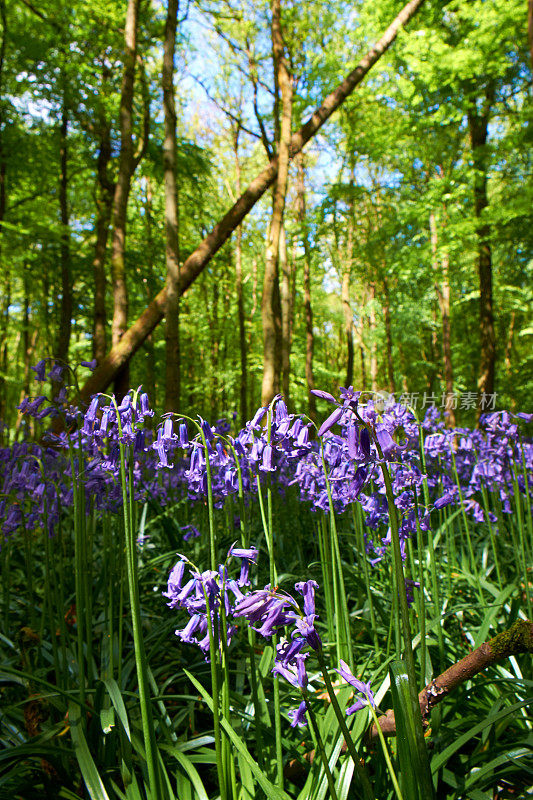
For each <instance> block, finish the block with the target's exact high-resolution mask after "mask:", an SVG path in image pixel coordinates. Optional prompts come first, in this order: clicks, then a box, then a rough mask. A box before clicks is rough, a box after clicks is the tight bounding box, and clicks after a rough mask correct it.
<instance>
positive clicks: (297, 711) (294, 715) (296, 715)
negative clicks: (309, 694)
mask: <svg viewBox="0 0 533 800" xmlns="http://www.w3.org/2000/svg"><path fill="white" fill-rule="evenodd" d="M306 710H307V706H306V704H305V700H302V702H301V703H300V705H299V706H298V708H291V709H290V710H289V711H288V716H289V719H290V721H291V728H296V727H298V728H303V727H305V725H307V722H306V719H305V712H306Z"/></svg>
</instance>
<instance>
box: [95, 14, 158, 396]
mask: <svg viewBox="0 0 533 800" xmlns="http://www.w3.org/2000/svg"><path fill="white" fill-rule="evenodd" d="M137 12H138V0H128V6H127V11H126V26H125V32H124V71H123V74H122V87H121V94H120V156H119V165H118V176H117V183H116V186H115V195H114V198H113V215H112V216H113V240H112V247H111V276H112V281H113V323H112V328H111V337H112V345H113V348H116V347H118V346H119V345H120V342H121V341H122V338H123V336H124V334H125V332H126V330H127V325H128V287H127V283H126V263H125V257H126V222H127V210H128V198H129V194H130V188H131V179H132V176H133V172H134V169H135V158H134V151H133V91H134V84H135V61H136V57H137ZM144 338H145V337H144ZM93 374H94V373H93ZM113 378H114V379H115V393H116V394H117V396H118V397H119V398H120V397H122V396H123V395H124V394H125V393H126V392H127V391H128V389H129V388H130V387H129V369H128V361H124V362H123V363H122V364H121V365H120V368H119V370H117V371H116V373H115V374H114V375H113Z"/></svg>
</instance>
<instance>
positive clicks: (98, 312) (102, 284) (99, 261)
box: [93, 67, 114, 364]
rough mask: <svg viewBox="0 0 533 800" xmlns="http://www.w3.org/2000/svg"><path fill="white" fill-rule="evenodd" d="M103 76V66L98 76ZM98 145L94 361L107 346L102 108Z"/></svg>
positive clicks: (106, 133) (108, 196)
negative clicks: (101, 72)
mask: <svg viewBox="0 0 533 800" xmlns="http://www.w3.org/2000/svg"><path fill="white" fill-rule="evenodd" d="M106 79H107V69H106V67H104V69H103V74H102V80H103V81H104V82H105V81H106ZM98 132H99V138H100V142H99V143H100V148H99V150H98V159H97V165H96V175H97V189H96V193H97V199H96V244H95V248H94V259H93V277H94V311H93V314H94V316H93V358H95V359H96V361H97V362H98V364H99V363H100V362H101V361H102V360H103V359H104V358H105V354H106V350H107V314H106V307H105V297H106V274H105V260H106V251H107V241H108V238H109V226H110V223H111V210H112V208H113V194H114V185H113V181H112V179H111V177H110V175H109V166H110V162H111V126H110V124H109V121H108V119H107V117H106V114H105V111H104V110H102V112H101V115H100V121H99V129H98Z"/></svg>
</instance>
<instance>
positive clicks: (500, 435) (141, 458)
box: [0, 362, 533, 562]
mask: <svg viewBox="0 0 533 800" xmlns="http://www.w3.org/2000/svg"><path fill="white" fill-rule="evenodd" d="M54 370H55V372H57V369H56V367H55V366H54V367H52V370H51V372H54ZM35 371H36V375H37V379H38V380H39V381H44V380H45V378H46V377H48V379H50V377H52V378H57V377H58V376H57V375H56V374H55V372H54V374H53V375H52V376H51V372H49V373H48V375H46V374H45V371H44V367H43V363H42V362H40V364H38V365H37V366H36V368H35ZM315 394H317V396H318V397H319V398H322V399H323V400H325V401H326V402H328V403H331V404H333V405H334V410H333V412H331V413H330V414H329V416H326V415H324V416H325V417H326V418H325V421H324V422H323V423H322V425H321V426H320V429H319V431H318V436H315V435H314V426H313V425H312V423H311V422H310V421H309V420H307V419H306V418H305V417H303V416H298V415H294V414H289V413H288V411H287V407H286V405H285V403H284V401H283V398H282V397H281V396H278V397H277V398H275V399H274V401H273V403H272V404H271V406H270V408H260V409H258V411H257V413H256V414H255V415H254V417H253V418H252V419H251V420H250V421H249V422H248V423H247V424H246V425H245V427H244V428H242V430H240V431H239V432H238V433H237V434H236V435H235V436H231V435H230V432H229V430H230V425H229V423H228V421H227V420H219V421H218V422H217V423H216V424H215V425H210V424H209V423H208V422H207V421H206V420H204V419H202V418H200V417H199V418H198V425H199V426H200V428H201V432H202V434H201V435H200V434H199V433H197V432H196V429H195V428H194V426H193V425H191V422H190V421H189V422H187V421H186V420H184V419H183V418H179V417H177V416H176V415H166V416H165V417H164V418H163V419H162V420H161V423H160V424H159V425H158V427H157V428H156V429H155V430H153V429H152V427H151V424H148V422H149V421H150V423H151V420H150V418H151V417H153V411H152V410H151V409H150V406H149V401H148V397H147V395H146V394H145V393H143V392H142V391H141V390H137V391H131V392H130V393H129V394H127V395H126V396H125V397H124V398H123V400H122V401H121V402H120V403H118V404H117V402H116V401H115V398H114V397H108V396H105V395H98V396H95V397H93V398H92V400H91V402H90V404H89V407H88V408H87V409H86V410H85V411H82V410H81V409H79V408H76V407H74V406H72V405H69V403H68V401H67V399H66V395H65V391H64V389H62V390H61V392H60V394H59V396H58V397H56V398H55V399H54V401H53V402H49V401H48V400H47V398H46V397H45V395H44V394H41V395H39V396H38V397H35V398H32V399H27V400H24V401H23V402H22V404H21V405H20V407H19V408H20V411H21V413H22V414H24V415H25V416H26V417H27V416H33V417H34V418H36V419H37V420H40V419H43V417H44V416H46V415H47V414H52V412H53V414H55V415H57V414H62V415H63V416H64V417H65V419H66V429H65V430H63V432H61V433H58V434H54V433H50V432H49V433H45V434H44V435H43V436H42V438H41V442H40V443H35V442H29V441H26V442H18V443H14V444H13V445H12V446H10V447H5V448H2V449H1V450H0V486H1V491H0V519H1V524H2V531H3V533H4V536H8V535H10V534H13V533H15V532H16V531H17V530H20V529H23V528H25V529H26V530H28V529H29V530H35V529H46V530H47V531H48V533H49V534H53V532H54V530H55V527H56V525H57V523H58V521H59V515H60V511H61V510H63V511H64V510H65V509H67V508H68V507H69V506H71V505H72V502H73V487H72V478H71V468H70V464H69V460H70V457H71V456H72V458H73V462H74V470H75V474H77V475H79V476H81V475H83V485H84V491H85V502H86V504H87V511H88V512H89V510H90V509H91V508H96V509H97V510H98V511H105V510H110V511H117V510H118V509H119V508H120V506H121V502H122V495H121V489H120V484H119V446H120V444H121V443H122V444H124V445H126V446H127V448H128V453H129V455H128V457H129V458H130V459H131V460H132V466H133V486H132V487H129V490H130V491H133V492H134V494H135V497H136V498H137V499H138V500H139V501H140V502H144V501H145V500H146V499H148V498H151V499H152V500H153V501H154V502H156V503H158V504H159V505H161V506H165V505H167V504H169V503H174V502H176V500H177V499H180V498H187V499H188V500H189V501H190V502H191V503H192V504H194V503H196V502H204V500H205V497H206V493H207V470H206V465H207V459H208V460H209V465H210V468H211V476H212V491H213V497H214V504H215V507H218V508H221V507H223V505H224V503H225V500H226V499H227V498H228V497H230V496H235V495H236V494H237V493H238V491H239V476H240V478H241V481H242V486H243V490H244V494H245V497H246V499H247V501H248V502H249V501H250V500H251V499H253V497H254V496H255V494H256V492H257V480H258V478H259V481H262V480H264V477H265V475H267V474H269V475H270V476H271V479H272V486H273V487H275V489H276V490H277V491H279V492H280V493H283V492H285V491H286V490H287V488H288V487H290V486H293V485H294V486H296V487H297V488H298V490H299V492H300V498H301V500H302V501H304V502H306V503H307V504H308V505H309V507H310V508H311V510H313V511H317V510H322V511H324V512H326V513H329V511H330V505H329V498H328V484H329V489H330V492H331V498H332V503H333V509H334V511H335V512H336V513H342V512H344V511H345V510H346V509H348V508H349V507H350V506H351V505H352V504H353V503H356V502H357V503H360V505H361V508H362V511H363V516H364V522H365V525H366V526H367V528H368V529H369V530H370V531H372V532H374V531H375V533H376V535H375V537H373V538H371V534H369V535H368V536H367V548H368V552H369V555H370V558H371V560H372V561H373V562H378V561H379V560H380V559H382V558H383V556H384V554H385V553H386V551H387V548H388V544H389V541H390V532H389V531H388V529H389V519H388V514H389V512H388V507H387V502H386V496H385V486H384V483H383V476H382V472H381V469H380V462H381V459H384V460H385V461H386V462H387V466H388V470H389V472H390V473H391V478H392V484H393V490H394V495H395V504H396V508H397V511H398V514H399V520H400V536H401V538H402V541H403V542H404V543H405V540H406V539H407V537H409V536H410V535H412V534H413V533H414V531H415V530H416V507H417V505H418V521H419V524H420V526H421V528H422V529H423V530H424V529H427V528H428V527H429V524H430V512H431V511H432V510H433V508H439V507H442V506H444V505H447V504H455V505H457V504H458V503H459V502H460V493H459V488H458V486H457V483H456V479H455V475H454V468H455V469H456V470H457V475H458V479H459V484H460V486H461V494H462V497H463V500H464V503H465V508H466V511H467V513H468V514H470V515H472V516H473V517H474V519H475V520H477V521H484V520H486V511H485V508H484V506H483V504H482V491H483V489H487V490H489V491H492V492H494V493H495V496H496V497H497V498H498V500H499V502H500V503H501V509H502V511H503V512H504V513H510V512H511V510H512V505H511V500H512V497H513V493H514V492H515V490H516V489H518V491H519V492H520V493H521V494H522V495H524V496H525V497H526V498H527V502H529V496H528V491H527V487H526V482H525V478H524V475H525V474H528V473H529V474H530V473H531V471H532V470H533V444H532V442H531V440H529V439H526V438H524V437H523V436H522V435H521V432H520V427H519V423H520V422H521V420H525V421H526V422H529V421H531V419H532V418H533V415H527V414H516V415H511V414H510V413H508V412H505V411H502V412H494V413H491V414H487V415H485V416H484V417H483V418H482V420H481V423H482V424H481V427H480V428H479V429H476V430H470V429H468V428H456V429H454V430H447V429H446V428H445V427H444V424H443V422H442V420H441V419H440V417H439V415H438V411H437V409H433V408H432V409H429V410H428V412H427V413H426V416H425V419H424V420H423V421H422V422H421V423H419V422H418V421H417V419H416V418H415V416H414V415H413V413H412V412H411V411H410V410H409V409H407V408H406V407H404V406H402V405H400V404H398V403H390V404H389V405H387V406H386V407H385V408H378V407H377V406H376V405H375V404H374V403H373V402H368V403H366V404H365V405H361V404H360V398H359V395H360V393H358V392H354V391H353V389H352V387H349V388H347V389H341V392H340V399H339V400H337V399H336V398H334V397H333V395H331V394H329V393H328V392H320V391H317V392H315ZM420 426H421V428H422V432H423V438H424V453H425V461H426V465H425V470H424V469H423V465H422V462H421V457H420V443H419V435H420ZM369 431H371V434H372V435H370V433H369ZM193 434H195V435H193ZM400 438H401V440H402V441H401V443H399V441H398V440H399V439H400ZM204 440H205V444H204ZM376 442H377V443H379V448H377V446H376ZM324 467H325V468H324ZM524 467H525V469H524ZM426 477H427V482H428V488H429V505H428V504H427V503H425V502H424V495H423V492H422V484H423V482H424V479H425V478H426ZM415 496H416V498H417V504H415ZM489 514H490V517H489V518H490V520H491V522H493V523H494V522H495V519H496V518H495V516H494V514H493V511H490V512H489ZM383 529H385V535H383V532H384V531H383ZM184 533H185V532H184ZM187 534H188V536H189V537H190V536H192V535H196V532H195V531H192V530H189V531H187Z"/></svg>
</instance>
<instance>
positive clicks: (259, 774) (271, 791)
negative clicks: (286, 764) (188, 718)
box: [184, 670, 289, 800]
mask: <svg viewBox="0 0 533 800" xmlns="http://www.w3.org/2000/svg"><path fill="white" fill-rule="evenodd" d="M184 672H185V674H186V675H187V677H188V678H189V680H190V681H191V683H192V684H193V685H194V686H195V687H196V689H198V691H199V692H200V694H201V695H202V697H203V699H204V701H205V703H206V705H207V706H208V708H209V709H210V710H211V711H213V700H212V699H211V696H210V695H209V693H208V692H207V691H206V690H205V689H204V687H203V686H202V684H201V683H200V682H199V681H197V680H196V678H195V677H194V676H193V675H191V673H190V672H188V671H187V670H184ZM220 725H221V727H222V729H223V731H224V733H225V734H226V736H227V737H228V738H229V740H230V741H231V743H232V744H233V745H234V747H235V748H236V750H237V752H238V753H239V754H240V755H241V756H242V757H243V758H244V760H245V761H246V763H247V764H248V766H249V767H250V769H251V771H252V773H253V775H254V778H255V779H256V781H257V782H258V784H259V785H260V787H261V789H262V790H263V791H264V793H265V794H266V796H267V798H268V799H269V800H289V795H288V794H286V792H284V791H283V790H282V789H279V788H278V787H277V786H274V784H273V783H271V782H270V781H269V780H268V778H267V777H266V775H265V773H264V772H263V771H262V769H261V768H260V766H259V764H258V763H257V761H255V760H254V759H253V758H252V756H251V755H250V751H249V750H248V748H247V747H246V745H245V744H244V742H243V741H242V739H241V738H240V737H239V736H237V734H236V733H235V731H234V730H233V728H232V727H231V725H230V724H229V722H228V721H227V720H226V719H224V717H221V718H220Z"/></svg>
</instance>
